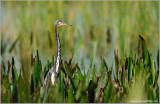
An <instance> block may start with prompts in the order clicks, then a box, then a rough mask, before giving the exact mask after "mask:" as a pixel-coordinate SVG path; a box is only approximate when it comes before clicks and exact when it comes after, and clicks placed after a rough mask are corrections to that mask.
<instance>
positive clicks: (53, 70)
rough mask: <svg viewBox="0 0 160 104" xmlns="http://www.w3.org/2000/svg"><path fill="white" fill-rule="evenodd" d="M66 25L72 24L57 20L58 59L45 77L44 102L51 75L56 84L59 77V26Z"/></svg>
mask: <svg viewBox="0 0 160 104" xmlns="http://www.w3.org/2000/svg"><path fill="white" fill-rule="evenodd" d="M65 25H69V26H72V25H70V24H66V23H64V22H62V21H61V20H56V21H55V35H56V45H57V52H56V60H55V63H54V66H53V67H52V68H51V69H50V70H49V72H48V73H47V75H46V78H45V82H44V87H45V92H44V99H43V102H44V100H45V96H46V94H47V92H48V88H49V83H50V77H51V82H52V85H54V83H55V77H58V73H59V69H60V67H61V43H60V38H59V34H58V26H65Z"/></svg>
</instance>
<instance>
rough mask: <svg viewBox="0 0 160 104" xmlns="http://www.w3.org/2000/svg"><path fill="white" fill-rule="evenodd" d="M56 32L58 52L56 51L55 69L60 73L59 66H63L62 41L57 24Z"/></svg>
mask: <svg viewBox="0 0 160 104" xmlns="http://www.w3.org/2000/svg"><path fill="white" fill-rule="evenodd" d="M55 33H56V45H57V52H56V60H55V64H54V66H55V69H56V70H55V71H56V72H57V73H58V71H59V68H60V66H61V43H60V38H59V34H58V26H55Z"/></svg>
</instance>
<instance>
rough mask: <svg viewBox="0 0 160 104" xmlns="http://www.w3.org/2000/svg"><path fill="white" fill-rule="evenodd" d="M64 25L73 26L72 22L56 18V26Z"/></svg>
mask: <svg viewBox="0 0 160 104" xmlns="http://www.w3.org/2000/svg"><path fill="white" fill-rule="evenodd" d="M64 25H69V26H72V25H70V24H67V23H64V22H62V21H61V20H56V22H55V26H64Z"/></svg>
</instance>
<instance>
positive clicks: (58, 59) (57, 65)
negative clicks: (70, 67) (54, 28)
mask: <svg viewBox="0 0 160 104" xmlns="http://www.w3.org/2000/svg"><path fill="white" fill-rule="evenodd" d="M59 63H60V56H59V55H58V57H57V62H56V72H57V73H58V69H59Z"/></svg>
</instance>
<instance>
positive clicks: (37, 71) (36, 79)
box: [33, 58, 40, 87]
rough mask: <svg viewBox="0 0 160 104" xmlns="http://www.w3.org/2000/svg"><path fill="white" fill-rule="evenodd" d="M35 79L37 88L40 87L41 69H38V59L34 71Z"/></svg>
mask: <svg viewBox="0 0 160 104" xmlns="http://www.w3.org/2000/svg"><path fill="white" fill-rule="evenodd" d="M33 79H34V84H35V87H38V84H39V80H40V79H39V68H38V59H37V58H36V59H35V65H34V71H33Z"/></svg>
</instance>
